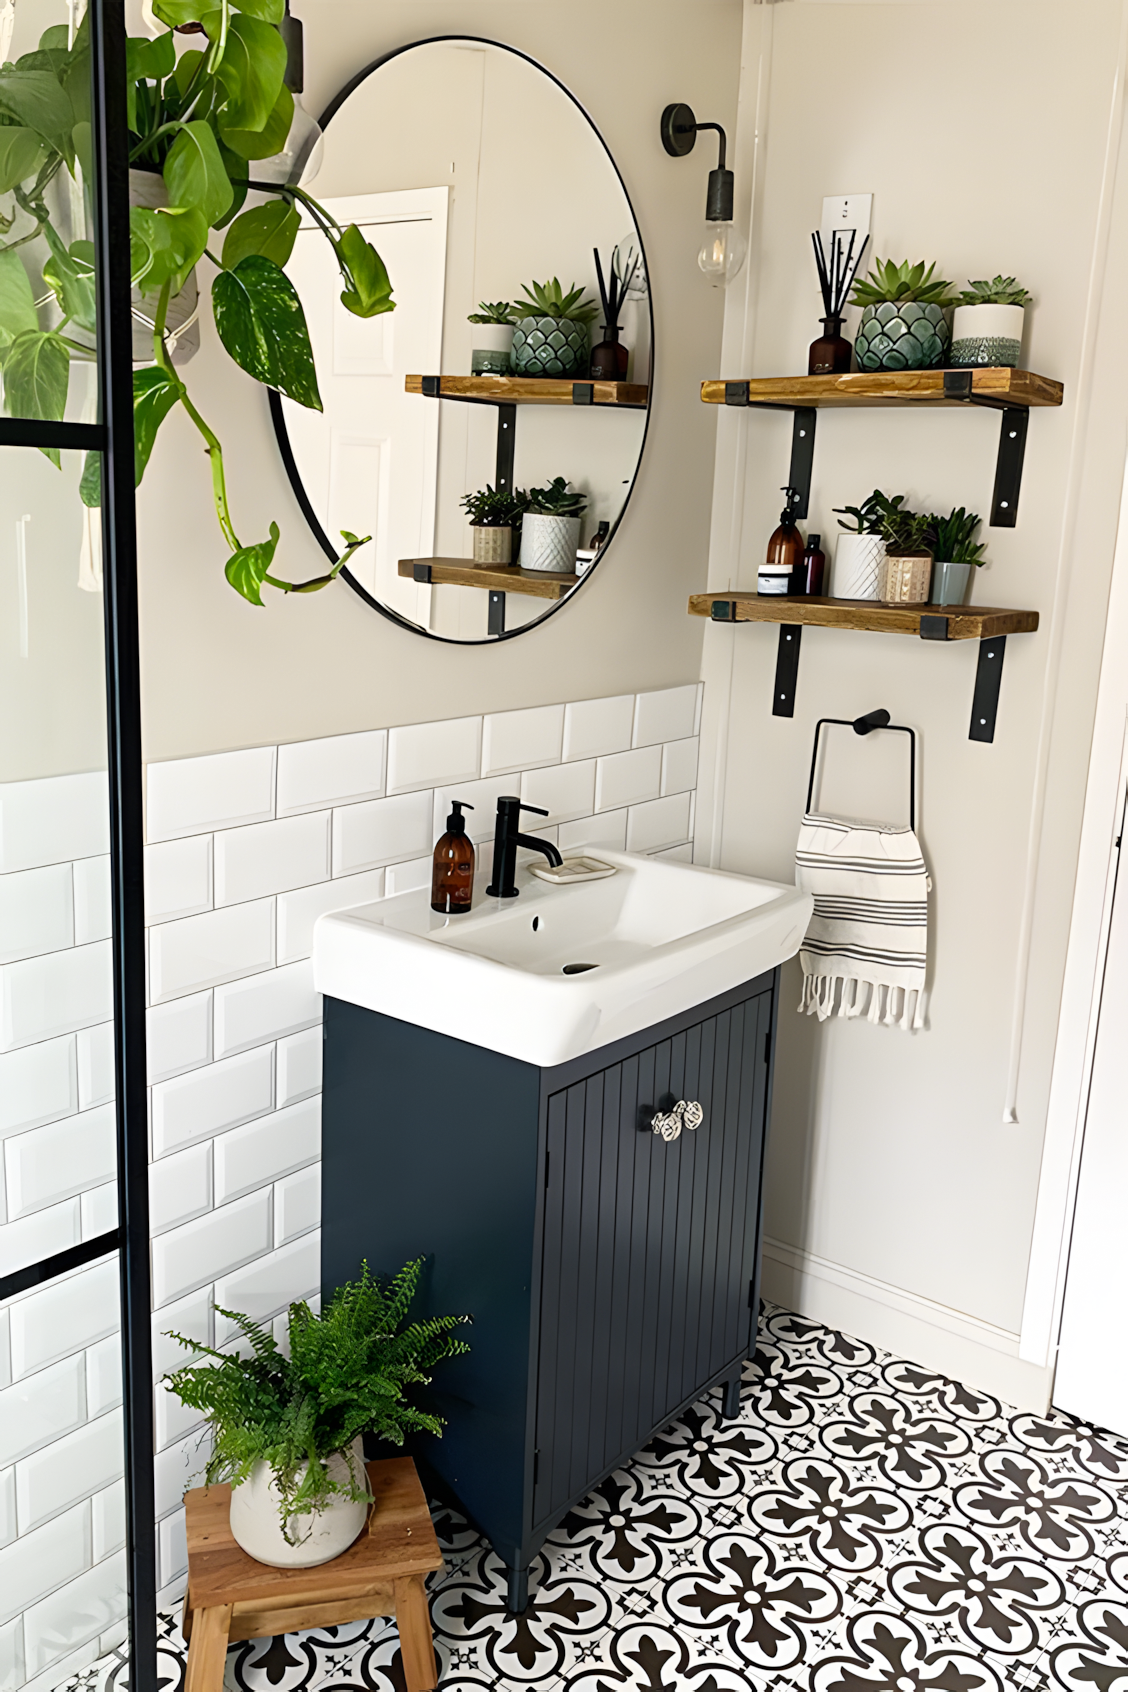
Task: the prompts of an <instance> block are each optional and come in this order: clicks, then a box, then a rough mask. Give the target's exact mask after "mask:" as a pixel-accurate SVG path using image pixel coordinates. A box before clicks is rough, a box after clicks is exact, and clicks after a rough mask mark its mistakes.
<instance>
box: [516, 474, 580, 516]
mask: <svg viewBox="0 0 1128 1692" xmlns="http://www.w3.org/2000/svg"><path fill="white" fill-rule="evenodd" d="M527 497H528V502H529V503H528V506H527V507H526V509H527V510H528V512H529V515H530V516H537V517H582V516H583V514H584V512H585V511H586V510H587V495H586V494H582V493H576V492H575V491H574V490H572V489H570V488H569V486H568V484H567V482H566V481H565V480H564V477H563V476H554V477H553V478H552V481H551V482H549V484H548V486H547V487H546V488H530V489H529V492H528V496H527Z"/></svg>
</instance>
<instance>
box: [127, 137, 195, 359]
mask: <svg viewBox="0 0 1128 1692" xmlns="http://www.w3.org/2000/svg"><path fill="white" fill-rule="evenodd" d="M129 203H130V205H131V206H144V207H145V208H146V209H147V210H148V211H156V209H157V207H158V206H167V205H168V189H167V188H166V187H165V183H164V177H163V176H161V175H160V174H159V173H158V172H157V171H155V170H131V171H130V173H129ZM129 309H130V313H131V315H132V318H133V362H134V364H152V363H153V362H154V359H153V320H154V318H155V316H156V311H157V295H156V294H143V293H142V292H141V290H140V288H133V289H132V290H131V291H130V295H129ZM199 309H200V291H199V287H198V285H197V283H196V272H195V271H194V270H193V271H190V272H189V275H188V279H187V281H186V282H185V284H184V286H183V288H181V290H180V292H179V294H174V295H173V296H172V298H171V299H170V300H169V302H168V313H167V315H166V317H165V329H166V331H167V334H168V339H167V342H166V345H167V347H168V350H169V356H170V357H171V359H172V362H173V364H187V362H188V360H189V359H190V358H191V357H192V356H193V354H194V353H197V352H199V350H200V322H199Z"/></svg>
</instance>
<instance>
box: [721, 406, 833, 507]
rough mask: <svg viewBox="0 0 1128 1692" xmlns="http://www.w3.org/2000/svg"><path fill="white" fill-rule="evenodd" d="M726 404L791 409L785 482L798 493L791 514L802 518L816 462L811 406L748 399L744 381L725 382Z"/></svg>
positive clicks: (764, 408) (759, 408) (759, 409)
mask: <svg viewBox="0 0 1128 1692" xmlns="http://www.w3.org/2000/svg"><path fill="white" fill-rule="evenodd" d="M725 404H726V405H745V406H747V405H750V406H752V407H753V408H754V409H755V410H756V411H790V412H791V413H792V414H793V416H794V419H795V421H794V423H793V424H792V428H791V468H790V470H789V471H788V473H787V482H788V486H789V487H792V488H794V489H795V491H796V493H797V494H798V495H799V498H798V500H797V501H796V502H795V504H794V506H793V507H792V511H791V515H792V516H793V517H805V516H806V515H807V510H808V507H809V506H810V503H811V471H812V468H813V466H814V462H815V420H816V412H815V408H814V406H813V405H777V404H776V403H775V401H774V400H750V399H749V398H748V383H747V382H726V383H725Z"/></svg>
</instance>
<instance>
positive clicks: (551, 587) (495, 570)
mask: <svg viewBox="0 0 1128 1692" xmlns="http://www.w3.org/2000/svg"><path fill="white" fill-rule="evenodd" d="M399 573H400V575H401V576H410V577H411V578H412V579H413V580H414V581H417V582H433V583H436V584H438V583H442V584H444V585H445V584H448V583H450V584H453V585H454V586H455V587H475V588H488V589H489V591H490V592H491V593H527V594H531V595H532V596H533V598H534V599H563V598H564V595H565V594H567V593H570V592H571V590H572V589H573V588H574V587H575V585H576V583H577V582H578V581H579V580H580V579H581V578H580V577H579V576H571V575H568V576H566V575H563V574H561V575H556V574H555V572H552V571H549V570H522V569H519V568H518V566H517V565H516V564H474V563H471V561H470V559H469V558H401V559H400V561H399ZM702 615H703V616H708V615H709V613H708V612H707V611H706V612H703V613H702Z"/></svg>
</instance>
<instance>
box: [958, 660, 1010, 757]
mask: <svg viewBox="0 0 1128 1692" xmlns="http://www.w3.org/2000/svg"><path fill="white" fill-rule="evenodd" d="M1006 649H1007V637H1006V635H995V636H994V638H993V639H987V640H981V641H980V642H979V663H978V664H977V666H976V670H975V692H974V694H973V695H972V699H971V727H970V728H969V729H968V731H967V738H968V739H969V740H982V741H986V743H987V744H988V745H990V743H991V742H992V741H993V740H994V738H995V717H996V714H997V712H998V709H999V689H1000V687H1001V686H1002V681H1003V658H1004V655H1005V653H1006Z"/></svg>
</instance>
